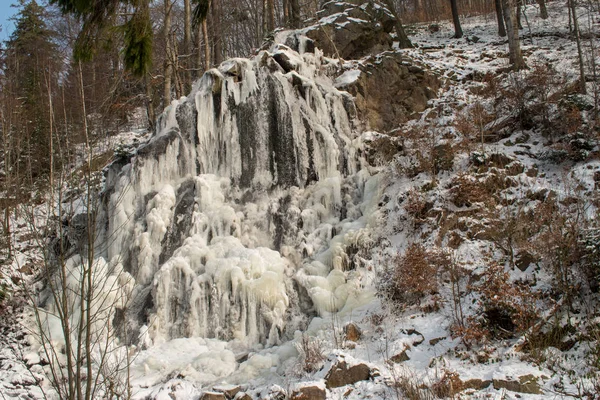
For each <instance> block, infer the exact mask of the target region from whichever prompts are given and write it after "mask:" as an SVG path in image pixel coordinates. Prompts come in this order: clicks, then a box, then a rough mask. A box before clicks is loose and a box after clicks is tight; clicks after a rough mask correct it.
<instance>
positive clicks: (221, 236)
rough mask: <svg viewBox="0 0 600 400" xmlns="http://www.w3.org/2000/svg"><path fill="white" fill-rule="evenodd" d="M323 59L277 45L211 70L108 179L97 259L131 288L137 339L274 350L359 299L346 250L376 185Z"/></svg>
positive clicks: (349, 111) (347, 104) (343, 95)
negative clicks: (210, 341) (124, 275)
mask: <svg viewBox="0 0 600 400" xmlns="http://www.w3.org/2000/svg"><path fill="white" fill-rule="evenodd" d="M306 40H308V39H306ZM306 43H308V42H306ZM313 51H314V52H312V53H310V52H303V53H302V54H301V53H298V52H296V51H293V50H291V49H290V48H289V47H288V46H286V45H283V44H276V45H274V46H273V47H272V48H271V49H270V50H269V51H262V52H260V53H259V54H258V55H257V56H255V57H254V58H252V59H232V60H229V61H226V62H224V63H223V64H222V65H221V66H219V68H215V69H212V70H210V71H208V72H207V73H206V74H205V75H204V77H203V78H202V79H201V80H200V81H198V82H197V83H196V84H195V87H194V90H193V92H192V94H191V95H190V96H188V97H187V98H182V99H180V100H178V101H173V103H172V104H171V105H170V106H169V107H168V108H167V110H165V113H164V114H163V115H162V116H161V117H160V119H159V123H158V126H159V128H158V130H157V132H156V133H155V135H154V136H153V137H152V138H151V140H150V141H149V142H148V143H147V144H146V145H144V146H143V147H141V148H140V149H139V150H138V151H137V154H136V155H135V157H134V158H133V159H131V160H129V161H128V160H125V161H123V162H120V163H119V164H118V166H116V167H113V168H110V169H109V170H108V172H107V179H106V182H107V187H106V189H105V192H104V196H105V206H106V208H105V210H104V218H106V223H105V224H103V225H102V227H103V228H106V230H105V231H103V232H102V237H103V238H105V239H106V240H107V242H108V246H107V247H106V249H105V251H104V252H103V253H102V254H101V256H102V257H104V258H105V259H106V260H109V262H110V263H111V265H113V264H114V265H116V264H119V265H123V267H124V268H125V270H126V271H128V272H129V273H130V274H131V275H132V276H133V278H134V279H135V287H134V289H133V292H132V300H131V302H130V305H129V307H128V309H127V316H126V318H125V325H126V327H127V330H128V332H129V333H130V334H129V335H128V337H131V338H136V337H140V338H141V337H142V336H143V339H140V340H141V341H143V342H144V343H145V344H146V345H147V346H151V345H159V344H163V343H165V344H168V343H169V342H170V341H171V340H173V339H176V338H189V337H200V338H215V339H218V340H222V341H234V342H235V343H237V345H238V346H241V348H253V347H254V346H256V345H267V346H272V345H277V344H279V343H281V342H282V341H283V340H284V339H285V338H288V339H289V338H292V337H293V332H294V331H295V330H296V329H299V328H302V327H305V326H306V325H307V323H308V320H309V319H310V318H311V317H312V316H314V315H317V314H321V315H323V314H325V313H328V312H333V311H337V310H340V309H342V308H343V307H344V305H345V304H346V301H347V299H348V298H349V297H352V294H353V293H356V292H357V291H358V290H359V287H357V286H356V285H355V284H350V283H348V282H347V278H346V274H347V269H348V268H349V266H350V265H354V264H353V261H352V260H351V257H352V256H354V254H351V255H348V254H346V253H347V252H346V248H349V247H350V246H351V245H355V241H356V238H357V232H359V231H364V228H365V227H367V226H368V225H369V224H371V223H372V222H373V221H374V220H373V218H374V217H373V215H369V214H370V210H372V207H373V205H374V201H373V198H374V196H375V195H376V193H377V191H378V182H379V180H378V178H377V177H372V176H371V175H370V173H369V172H368V170H367V169H365V166H366V164H365V161H364V159H363V157H362V153H363V149H362V140H361V137H360V131H359V129H358V125H357V124H356V123H355V121H354V116H355V115H356V113H355V109H354V103H353V101H352V97H351V96H350V95H349V94H348V93H347V92H344V91H340V90H338V89H336V87H335V85H334V82H333V80H332V79H331V77H329V76H328V75H327V74H326V71H327V70H328V67H327V65H326V64H327V63H328V62H330V61H328V60H327V59H325V58H323V56H322V53H321V52H320V51H319V50H318V49H317V50H315V49H313ZM367 231H368V229H367ZM363 233H364V232H363ZM361 237H362V236H361ZM357 297H358V296H354V298H357ZM141 332H143V335H141Z"/></svg>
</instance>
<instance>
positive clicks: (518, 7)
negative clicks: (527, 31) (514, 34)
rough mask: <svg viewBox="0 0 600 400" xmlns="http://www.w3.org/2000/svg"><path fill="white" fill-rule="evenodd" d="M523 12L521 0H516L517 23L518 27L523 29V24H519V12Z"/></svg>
mask: <svg viewBox="0 0 600 400" xmlns="http://www.w3.org/2000/svg"><path fill="white" fill-rule="evenodd" d="M522 12H523V4H522V1H521V0H517V25H518V26H519V29H523V24H521V13H522Z"/></svg>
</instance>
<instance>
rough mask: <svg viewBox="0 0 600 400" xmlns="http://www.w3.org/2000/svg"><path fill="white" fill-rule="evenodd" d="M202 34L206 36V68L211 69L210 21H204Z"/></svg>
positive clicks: (206, 69)
mask: <svg viewBox="0 0 600 400" xmlns="http://www.w3.org/2000/svg"><path fill="white" fill-rule="evenodd" d="M202 36H203V37H204V70H205V71H208V70H209V69H210V42H209V40H208V22H207V21H206V19H205V20H204V21H202Z"/></svg>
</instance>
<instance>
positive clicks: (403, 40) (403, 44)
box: [385, 0, 413, 49]
mask: <svg viewBox="0 0 600 400" xmlns="http://www.w3.org/2000/svg"><path fill="white" fill-rule="evenodd" d="M385 5H386V7H387V8H388V9H389V10H390V12H391V13H392V14H393V15H394V18H395V19H396V22H395V25H394V28H395V29H396V35H398V42H399V47H400V48H401V49H407V48H411V47H413V45H412V42H411V41H410V39H409V38H408V35H407V34H406V31H405V30H404V26H403V25H402V20H401V19H400V15H398V13H397V12H396V7H395V6H394V2H393V0H385Z"/></svg>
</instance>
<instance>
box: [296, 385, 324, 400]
mask: <svg viewBox="0 0 600 400" xmlns="http://www.w3.org/2000/svg"><path fill="white" fill-rule="evenodd" d="M326 398H327V390H325V388H324V387H320V386H318V385H309V386H303V387H300V388H298V389H296V390H294V391H293V392H292V396H291V400H325V399H326Z"/></svg>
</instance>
